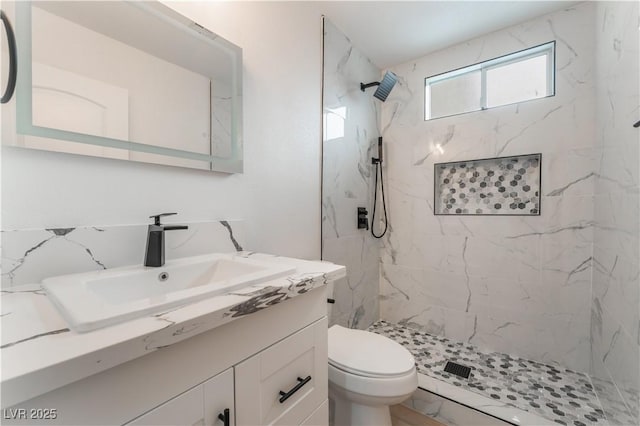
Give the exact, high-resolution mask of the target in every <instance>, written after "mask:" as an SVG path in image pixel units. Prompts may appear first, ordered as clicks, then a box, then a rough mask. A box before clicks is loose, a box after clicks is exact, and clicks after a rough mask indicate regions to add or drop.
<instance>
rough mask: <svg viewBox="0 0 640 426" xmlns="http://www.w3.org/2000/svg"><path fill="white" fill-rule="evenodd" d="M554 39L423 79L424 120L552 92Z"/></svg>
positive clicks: (549, 94)
mask: <svg viewBox="0 0 640 426" xmlns="http://www.w3.org/2000/svg"><path fill="white" fill-rule="evenodd" d="M554 49H555V42H550V43H546V44H543V45H540V46H536V47H532V48H530V49H526V50H522V51H519V52H514V53H511V54H509V55H505V56H502V57H499V58H495V59H491V60H489V61H485V62H481V63H478V64H474V65H470V66H468V67H464V68H460V69H457V70H453V71H449V72H446V73H443V74H439V75H435V76H433V77H429V78H426V79H425V120H431V119H434V118H440V117H447V116H451V115H456V114H462V113H465V112H471V111H479V110H483V109H487V108H493V107H497V106H501V105H509V104H513V103H517V102H523V101H528V100H532V99H538V98H544V97H547V96H553V95H554V94H555V65H554V60H555V52H554Z"/></svg>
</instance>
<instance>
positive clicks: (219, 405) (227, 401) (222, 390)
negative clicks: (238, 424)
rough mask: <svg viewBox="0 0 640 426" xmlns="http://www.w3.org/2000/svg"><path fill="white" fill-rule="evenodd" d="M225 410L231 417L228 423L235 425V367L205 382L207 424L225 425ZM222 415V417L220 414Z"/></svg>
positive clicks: (205, 417)
mask: <svg viewBox="0 0 640 426" xmlns="http://www.w3.org/2000/svg"><path fill="white" fill-rule="evenodd" d="M225 410H229V411H228V416H229V419H228V420H226V424H228V425H230V426H233V425H235V420H236V419H235V406H234V400H233V368H230V369H228V370H226V371H225V372H224V373H220V374H218V375H217V376H215V377H214V378H212V379H209V380H208V381H206V382H204V422H205V424H206V425H207V426H225V419H224V417H225ZM220 415H222V418H220V417H219V416H220Z"/></svg>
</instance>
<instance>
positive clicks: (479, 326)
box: [380, 2, 598, 372]
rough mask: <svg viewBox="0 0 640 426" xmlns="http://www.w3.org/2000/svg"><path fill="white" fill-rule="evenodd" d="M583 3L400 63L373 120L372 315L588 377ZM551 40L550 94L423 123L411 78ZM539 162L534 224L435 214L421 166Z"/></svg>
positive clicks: (417, 82) (589, 167) (591, 105)
mask: <svg viewBox="0 0 640 426" xmlns="http://www.w3.org/2000/svg"><path fill="white" fill-rule="evenodd" d="M595 9H596V5H595V3H590V2H585V3H581V4H578V5H576V6H571V7H568V8H566V9H563V10H559V11H557V12H554V13H552V14H548V15H545V16H541V17H539V18H536V19H533V20H530V21H527V22H524V23H522V24H519V25H516V26H512V27H509V28H505V29H502V30H499V31H496V32H494V33H490V34H487V35H485V36H482V37H479V38H475V39H473V40H470V41H468V42H465V43H462V44H458V45H455V46H453V47H450V48H446V49H444V50H441V51H438V52H435V53H432V54H429V55H428V56H426V57H423V58H420V59H417V60H415V61H411V62H408V63H405V64H401V65H398V66H395V67H393V68H392V69H391V70H392V71H393V72H395V73H396V74H397V75H398V76H399V82H398V84H397V85H396V87H395V88H394V90H393V91H392V92H391V94H390V96H389V98H388V99H387V102H386V103H385V104H384V106H383V108H382V112H381V127H382V129H383V136H384V138H385V141H386V149H387V161H386V163H385V173H386V176H387V177H388V183H387V185H386V188H388V202H389V221H390V226H391V228H390V229H391V232H390V233H389V234H388V236H387V237H386V238H385V239H384V241H383V247H382V250H381V259H382V267H381V268H382V269H381V278H380V311H381V318H382V319H385V320H389V321H391V322H395V323H400V324H406V325H409V326H411V327H414V328H419V329H422V330H424V331H427V332H429V333H432V334H437V335H441V336H445V337H448V338H451V339H454V340H458V341H464V342H470V343H472V344H474V345H476V346H478V347H480V348H483V349H488V350H493V351H498V352H506V353H509V354H512V355H516V356H520V357H523V358H527V359H531V360H536V361H541V362H547V363H548V362H554V361H555V362H559V363H561V364H563V365H565V366H567V367H568V368H571V369H572V370H576V371H582V372H587V371H588V370H589V362H590V359H589V358H590V357H589V345H590V329H589V325H590V316H591V314H590V305H591V272H592V243H593V216H594V204H593V185H594V181H595V179H596V175H597V159H598V151H597V150H596V149H595V130H596V129H595V81H594V74H595V69H594V67H595V56H594V55H595V26H594V23H595ZM552 40H555V41H556V95H555V96H552V97H548V98H543V99H538V100H533V101H529V102H522V103H519V104H514V105H507V106H502V107H498V108H493V109H490V110H486V111H478V112H472V113H467V114H462V115H457V116H453V117H444V118H439V119H436V120H431V121H424V105H423V103H424V79H425V78H426V77H429V76H431V75H435V74H439V73H442V72H446V71H449V70H452V69H456V68H459V67H463V66H466V65H470V64H474V63H477V62H480V61H483V60H488V59H491V58H495V57H498V56H501V55H504V54H507V53H511V52H514V51H519V50H522V49H524V48H527V47H532V46H536V45H539V44H543V43H546V42H549V41H552ZM532 153H542V159H543V160H542V171H541V172H542V182H541V186H542V189H541V190H542V193H541V205H542V207H541V208H542V214H541V215H540V216H530V217H504V216H465V217H459V216H455V215H454V216H434V214H433V209H434V206H433V199H434V198H433V179H434V172H433V165H434V164H435V163H442V162H451V161H466V160H472V159H481V158H492V157H499V156H511V155H523V154H532Z"/></svg>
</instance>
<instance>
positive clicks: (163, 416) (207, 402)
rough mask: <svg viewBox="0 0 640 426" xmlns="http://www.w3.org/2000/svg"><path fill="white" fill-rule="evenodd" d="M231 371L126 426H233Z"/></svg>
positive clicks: (173, 399)
mask: <svg viewBox="0 0 640 426" xmlns="http://www.w3.org/2000/svg"><path fill="white" fill-rule="evenodd" d="M234 413H235V409H234V395H233V369H232V368H230V369H228V370H226V371H225V372H223V373H220V374H218V375H217V376H215V377H213V378H211V379H209V380H207V381H206V382H204V383H203V384H201V385H198V386H196V387H194V388H193V389H190V390H188V391H186V392H184V393H182V394H180V395H178V396H176V397H175V398H172V399H171V400H169V401H167V402H165V403H164V404H162V405H160V406H159V407H156V408H154V409H153V410H151V411H149V412H148V413H146V414H143V415H142V416H140V417H138V418H137V419H135V420H133V421H131V422H129V423H127V426H147V425H148V426H161V425H167V426H175V425H185V426H190V425H193V426H204V425H206V426H213V425H216V426H217V425H221V426H223V425H233V424H234Z"/></svg>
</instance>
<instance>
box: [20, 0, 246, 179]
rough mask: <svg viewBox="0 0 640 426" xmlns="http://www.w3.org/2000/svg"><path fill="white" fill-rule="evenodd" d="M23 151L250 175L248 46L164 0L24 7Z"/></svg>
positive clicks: (45, 3)
mask: <svg viewBox="0 0 640 426" xmlns="http://www.w3.org/2000/svg"><path fill="white" fill-rule="evenodd" d="M15 8H16V10H15V14H16V17H15V19H16V38H17V43H18V58H19V67H18V68H19V75H18V86H17V91H16V92H17V94H16V95H17V98H16V117H17V119H16V133H17V137H16V138H15V140H14V141H11V143H12V144H14V145H18V146H23V147H28V148H35V149H43V150H50V151H62V152H68V153H74V154H80V155H91V156H99V157H105V158H117V159H124V160H131V161H141V162H151V163H159V164H166V165H173V166H180V167H189V168H197V169H204V170H213V171H219V172H227V173H238V172H242V140H241V123H242V117H241V115H242V109H241V108H242V50H241V49H240V48H239V47H238V46H235V45H234V44H232V43H230V42H228V41H227V40H225V39H223V38H221V37H219V36H217V35H216V34H214V33H212V32H211V31H209V30H208V29H206V28H204V27H202V26H200V25H199V24H197V23H195V22H192V21H190V20H189V19H187V18H185V17H184V16H182V15H180V14H179V13H177V12H175V11H173V10H172V9H170V8H169V7H167V6H165V5H163V4H161V3H159V2H149V1H144V2H139V1H135V2H127V1H82V2H77V1H18V2H16V3H15Z"/></svg>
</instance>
